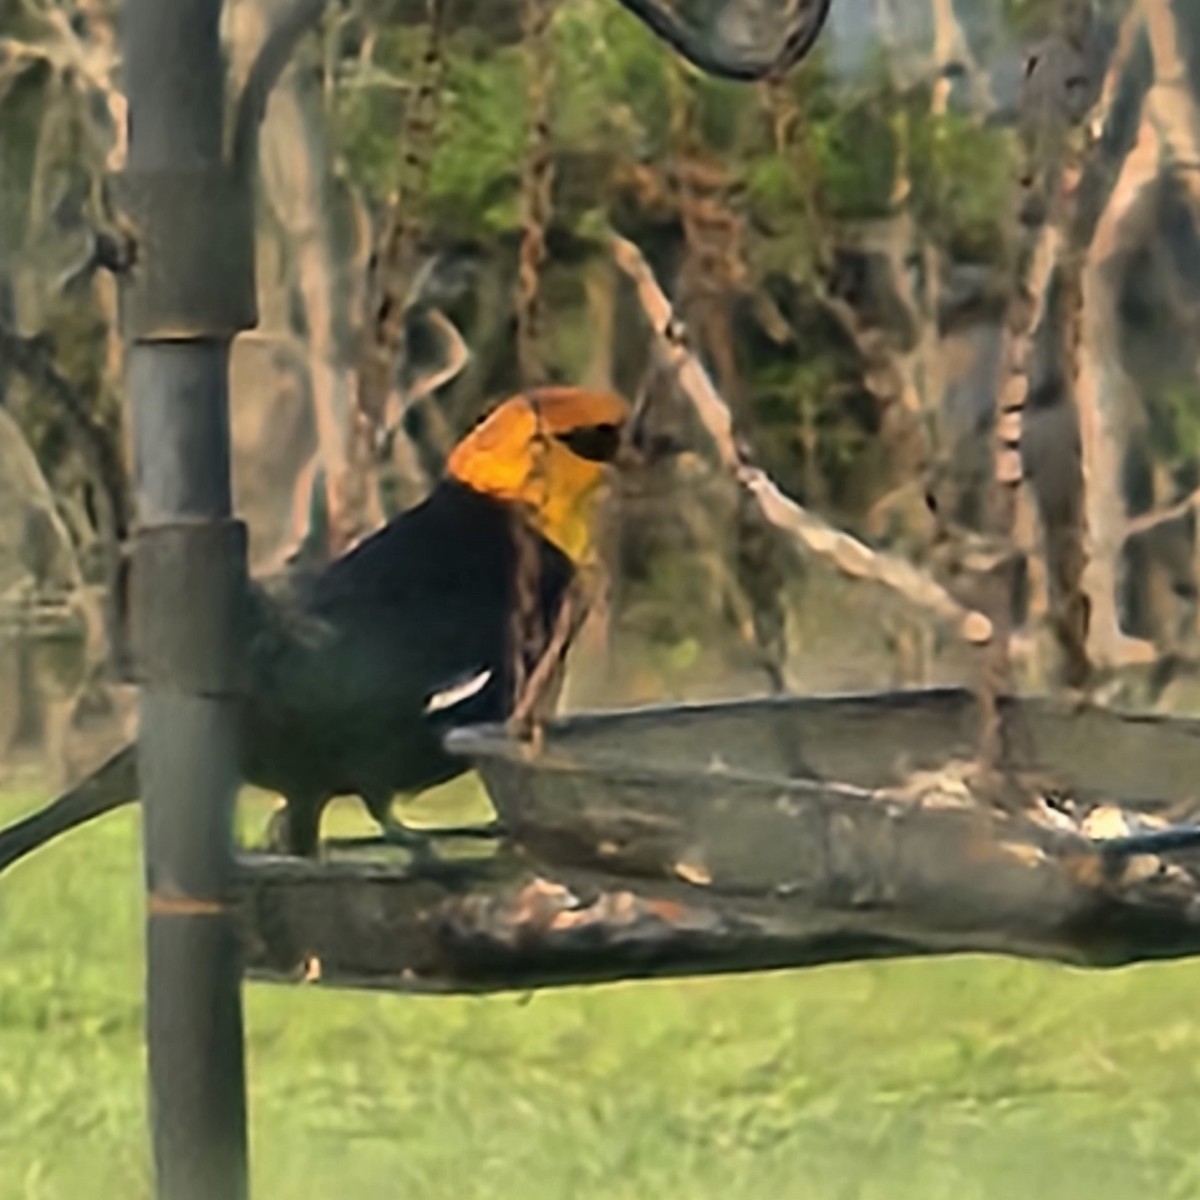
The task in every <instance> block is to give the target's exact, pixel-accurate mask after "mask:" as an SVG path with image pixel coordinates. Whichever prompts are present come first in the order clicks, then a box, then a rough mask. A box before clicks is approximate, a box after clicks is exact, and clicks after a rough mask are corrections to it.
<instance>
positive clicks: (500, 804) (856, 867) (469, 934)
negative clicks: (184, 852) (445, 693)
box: [242, 688, 1200, 990]
mask: <svg viewBox="0 0 1200 1200" xmlns="http://www.w3.org/2000/svg"><path fill="white" fill-rule="evenodd" d="M1005 720H1006V727H1007V728H1008V729H1009V731H1010V734H1011V738H1010V752H1009V760H1008V765H1009V766H1010V767H1011V768H1013V769H1014V770H1015V771H1016V772H1018V773H1022V774H1023V775H1024V776H1031V775H1034V776H1036V777H1038V778H1039V779H1043V780H1044V781H1045V786H1046V787H1047V789H1054V791H1055V792H1056V793H1058V794H1059V795H1063V794H1065V795H1066V796H1067V797H1069V804H1070V805H1071V806H1073V809H1074V811H1075V812H1076V813H1085V812H1086V811H1087V810H1088V809H1089V808H1092V807H1095V806H1103V807H1104V808H1106V809H1107V810H1109V811H1110V813H1115V814H1117V817H1118V819H1119V821H1120V822H1121V823H1122V824H1123V825H1124V826H1126V827H1128V828H1130V829H1132V830H1137V829H1138V826H1139V824H1140V823H1141V822H1142V821H1143V820H1148V821H1154V822H1156V823H1157V824H1159V825H1162V824H1165V823H1169V824H1171V825H1173V826H1178V825H1180V824H1181V823H1185V822H1189V821H1191V820H1192V817H1193V812H1194V810H1195V809H1197V808H1200V722H1198V721H1194V720H1189V719H1181V718H1172V717H1167V716H1164V715H1160V714H1129V713H1119V712H1113V711H1109V710H1101V709H1094V708H1086V709H1083V708H1078V707H1075V706H1071V705H1070V704H1067V703H1063V702H1058V701H1055V700H1051V699H1042V698H1025V699H1021V700H1012V701H1010V702H1008V704H1007V705H1006V711H1005ZM979 730H980V713H979V708H978V703H977V701H976V699H975V697H974V696H973V695H972V693H970V692H968V691H966V690H963V689H957V688H936V689H923V690H913V691H899V692H876V693H867V694H857V695H840V696H821V697H783V698H767V699H752V700H737V701H731V702H721V703H710V704H689V705H672V706H653V707H647V708H640V709H631V710H621V711H614V712H605V713H590V714H579V715H573V716H569V717H565V718H562V719H560V720H557V721H555V722H552V723H551V724H549V725H548V726H547V727H546V728H545V730H544V731H543V734H542V737H541V738H540V739H539V741H538V742H537V743H527V742H523V741H520V740H517V739H515V738H513V737H512V736H510V734H509V733H508V732H507V731H506V730H505V729H504V728H503V727H499V726H495V727H492V726H480V727H475V728H471V729H465V730H459V731H456V732H455V733H453V734H452V735H451V736H450V738H449V739H448V742H447V745H448V746H449V747H450V748H451V749H452V750H453V751H454V752H456V753H461V754H463V755H465V756H466V757H468V758H470V759H471V761H472V762H473V764H474V766H475V767H476V768H477V769H478V770H479V772H480V775H481V776H482V778H483V781H484V784H485V786H486V788H487V791H488V793H489V795H490V796H491V798H492V801H493V803H494V805H495V807H496V809H497V811H498V813H499V815H500V818H501V821H502V822H503V825H504V827H505V829H506V831H507V838H506V843H505V847H504V849H503V850H502V851H501V852H500V853H499V854H497V855H495V856H494V857H492V858H491V859H489V860H486V861H482V862H481V861H479V860H473V861H466V862H464V861H457V862H455V863H453V864H449V865H447V866H446V868H445V869H444V870H442V871H440V872H434V873H432V874H421V873H415V874H414V873H413V872H411V871H409V870H407V869H405V868H403V867H401V866H398V865H394V864H387V863H382V862H371V861H366V862H364V861H337V860H335V861H333V862H327V863H325V864H305V863H297V862H295V861H293V860H278V859H271V860H268V859H258V860H257V861H255V860H250V862H248V864H247V870H246V871H245V872H244V874H243V885H242V886H243V913H244V915H245V922H244V929H245V932H246V945H247V954H248V960H249V961H248V966H249V968H250V971H251V973H252V974H258V975H261V976H264V977H268V978H276V979H279V978H289V979H295V978H298V977H308V978H310V979H312V978H319V979H320V980H321V981H322V982H326V983H336V984H344V985H354V986H375V987H385V988H392V989H400V990H423V989H424V990H492V989H498V988H528V987H535V986H546V985H551V984H561V983H570V982H582V981H589V980H600V979H611V978H627V977H631V976H642V975H664V974H680V973H684V974H686V973H699V972H705V973H711V972H716V971H729V970H752V969H761V968H766V967H784V966H804V965H812V964H815V963H822V962H832V961H839V960H845V959H853V958H873V957H890V956H897V955H915V954H933V953H950V952H956V951H984V952H996V953H1009V954H1018V955H1023V956H1029V957H1036V958H1051V959H1057V960H1060V961H1066V962H1072V963H1076V964H1080V965H1094V966H1101V965H1116V964H1120V963H1125V962H1130V961H1135V960H1138V959H1145V958H1161V957H1176V956H1180V955H1188V954H1192V953H1196V952H1197V951H1198V950H1200V886H1198V885H1197V881H1196V878H1195V877H1194V876H1193V874H1192V871H1191V869H1190V867H1189V866H1188V863H1189V861H1190V856H1189V854H1188V849H1187V846H1188V843H1189V840H1190V841H1195V840H1196V835H1195V831H1194V830H1191V829H1187V830H1185V831H1183V832H1182V833H1179V832H1178V831H1176V832H1175V833H1172V834H1169V835H1166V837H1167V838H1168V839H1169V838H1171V837H1174V838H1175V839H1176V840H1177V841H1178V842H1180V843H1181V845H1178V846H1174V847H1171V846H1167V845H1165V844H1163V839H1164V835H1163V834H1161V833H1159V834H1155V835H1153V836H1154V837H1156V838H1158V839H1159V842H1158V843H1157V844H1155V843H1146V844H1141V843H1138V842H1128V841H1126V842H1122V841H1120V840H1110V841H1103V842H1098V841H1094V840H1092V839H1091V838H1089V837H1087V836H1085V834H1084V832H1083V830H1084V829H1085V828H1086V826H1085V825H1080V824H1079V823H1078V822H1076V823H1075V824H1074V825H1073V824H1072V820H1071V819H1069V818H1068V817H1066V816H1061V817H1060V818H1059V819H1057V820H1048V819H1033V818H1031V817H1030V816H1029V815H1027V814H1023V813H1021V812H1020V811H1014V812H1008V813H1006V812H1004V811H1001V810H997V809H996V808H995V807H994V806H992V805H990V804H986V803H982V802H977V801H974V800H972V798H971V797H970V795H969V794H964V796H963V797H962V799H961V802H959V803H952V804H945V803H942V804H937V805H929V806H926V805H922V804H917V803H912V802H907V801H905V800H904V799H902V798H897V794H896V793H894V792H892V793H888V794H887V795H885V796H881V795H880V794H879V793H880V790H881V789H895V788H897V787H898V786H900V785H903V784H904V783H905V781H906V780H909V779H911V777H912V775H913V773H914V772H922V771H931V772H937V771H940V770H942V769H944V768H945V767H946V766H947V764H948V763H952V762H954V761H955V760H958V761H968V760H971V759H972V758H973V757H974V755H975V754H976V750H977V746H978V740H979ZM1047 812H1049V809H1047ZM1134 849H1137V850H1139V851H1145V850H1146V849H1154V850H1157V851H1159V852H1160V855H1161V856H1156V857H1151V856H1150V855H1148V854H1146V853H1144V852H1143V853H1139V854H1138V855H1136V856H1135V855H1132V854H1131V851H1132V850H1134ZM1168 850H1170V851H1171V853H1169V854H1168V853H1167V851H1168ZM1197 861H1200V860H1197Z"/></svg>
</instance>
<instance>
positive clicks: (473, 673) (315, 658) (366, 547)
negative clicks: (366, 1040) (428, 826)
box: [0, 387, 629, 869]
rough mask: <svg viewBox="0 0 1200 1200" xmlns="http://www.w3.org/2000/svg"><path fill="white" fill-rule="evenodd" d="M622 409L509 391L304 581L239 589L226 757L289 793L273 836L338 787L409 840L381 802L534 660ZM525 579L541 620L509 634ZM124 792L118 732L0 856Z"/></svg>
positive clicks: (553, 394) (584, 551)
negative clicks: (238, 651)
mask: <svg viewBox="0 0 1200 1200" xmlns="http://www.w3.org/2000/svg"><path fill="white" fill-rule="evenodd" d="M628 415H629V414H628V407H627V405H626V403H625V401H624V400H622V399H621V398H620V397H619V396H616V395H614V394H612V393H608V392H593V391H586V390H582V389H579V388H567V387H561V388H542V389H538V390H534V391H530V392H528V393H525V394H521V395H517V396H514V397H512V398H510V399H509V400H506V401H505V402H504V403H503V404H501V405H500V406H499V407H498V408H496V409H495V410H494V411H493V412H492V413H491V415H490V416H488V417H487V418H486V419H485V420H484V421H483V422H482V423H480V424H479V425H477V426H476V427H475V428H474V429H473V430H472V431H471V432H470V433H469V434H467V436H466V437H465V438H464V439H463V440H462V441H461V442H460V443H459V444H458V445H457V446H456V447H455V449H454V451H453V452H452V454H451V456H450V458H449V460H448V463H447V471H446V477H445V478H444V479H443V480H442V481H441V482H440V483H439V484H438V485H437V486H436V487H435V488H434V490H433V491H432V493H431V494H430V495H429V497H428V498H427V499H426V500H425V501H424V502H422V503H421V504H418V505H417V506H416V507H414V508H412V509H409V510H408V511H407V512H405V513H402V514H401V515H400V516H398V517H397V518H396V519H394V520H393V521H391V522H389V523H388V524H387V525H386V526H384V527H383V528H382V529H380V530H379V532H377V533H375V534H374V535H372V536H371V537H368V538H367V539H365V540H364V541H363V542H361V543H360V544H359V545H358V546H356V547H355V548H354V549H352V550H351V551H350V552H349V553H347V554H345V555H344V556H343V557H341V558H338V559H336V560H334V561H333V562H331V563H329V564H328V565H327V566H325V567H324V568H322V569H320V570H319V571H316V572H315V573H312V574H310V575H309V576H307V577H293V578H291V579H289V580H288V581H287V582H286V584H285V585H284V586H282V587H276V588H269V587H266V586H262V585H252V586H251V588H250V590H249V605H248V617H249V629H248V639H247V660H248V665H249V671H248V684H247V688H246V693H245V696H244V699H243V700H242V701H241V709H240V718H239V735H240V742H241V769H242V776H243V778H244V779H245V780H246V781H248V782H250V783H253V784H256V785H258V786H260V787H264V788H269V789H272V790H274V791H276V792H278V793H280V794H281V795H282V796H283V797H284V799H285V800H286V802H287V804H286V808H285V809H284V810H283V811H282V813H281V814H280V815H281V816H282V818H283V820H282V826H281V827H280V826H279V825H277V827H276V829H275V834H276V837H277V839H279V840H282V843H283V845H282V847H281V848H283V849H286V850H288V851H289V852H291V853H294V854H305V855H308V854H312V853H313V852H314V851H315V849H316V846H317V840H318V827H319V824H320V818H321V812H322V810H323V808H324V807H325V805H326V803H327V802H328V801H329V800H330V799H331V798H332V797H333V796H337V795H347V794H350V795H358V796H360V797H361V798H362V800H363V801H364V803H365V804H366V806H367V808H368V809H369V811H370V812H371V815H372V816H373V817H374V818H375V819H376V820H377V821H378V822H379V823H380V824H381V825H383V826H384V827H385V829H386V830H387V831H388V832H389V834H390V835H391V836H393V837H395V838H396V839H398V840H402V841H404V840H407V841H412V840H415V839H416V838H417V836H418V835H416V834H413V833H411V832H410V831H407V830H404V828H403V826H398V825H397V824H396V823H395V822H394V821H393V820H392V818H391V817H390V806H391V802H392V800H393V798H394V796H395V795H396V794H397V793H409V794H411V793H414V792H419V791H421V790H422V789H424V788H428V787H432V786H434V785H435V784H438V783H442V782H444V781H446V780H448V779H451V778H453V777H454V776H456V775H459V774H461V773H462V772H464V771H465V770H466V769H467V766H468V764H467V763H466V762H465V761H464V760H463V759H461V758H455V757H453V756H451V755H449V754H448V753H447V752H446V751H445V750H444V749H443V747H442V739H443V737H444V735H445V733H446V732H447V730H448V729H449V728H450V727H452V726H455V725H462V724H471V723H475V722H480V721H496V720H504V719H506V717H507V716H508V715H509V714H510V713H511V712H512V709H513V704H514V700H515V695H514V692H515V679H516V677H517V675H518V666H520V668H521V670H523V672H524V674H525V675H528V673H529V672H530V671H531V670H532V669H533V667H534V665H535V664H536V661H537V660H538V659H539V658H540V657H541V655H542V653H543V651H544V649H545V646H546V643H547V642H548V640H549V637H550V634H551V631H552V630H553V629H554V627H555V622H556V619H557V617H558V614H559V610H560V608H561V606H562V604H563V602H564V599H565V595H566V590H567V588H568V586H569V584H570V582H571V580H572V578H573V576H574V574H575V571H576V568H577V567H578V566H580V565H581V564H583V563H584V562H585V561H586V560H587V559H588V558H589V557H590V556H591V555H592V554H593V551H594V545H593V540H592V536H591V534H592V521H593V515H594V508H595V501H596V498H597V495H598V491H599V487H600V484H601V483H602V482H603V480H604V477H605V474H606V464H609V463H611V462H612V461H613V460H614V459H615V458H616V456H617V453H618V450H619V447H620V445H621V440H622V431H623V429H624V426H625V424H626V421H627V418H628ZM522 546H524V547H526V548H527V549H528V548H529V547H532V548H533V550H534V554H533V555H530V554H528V553H524V554H523V553H522ZM522 564H524V565H522ZM531 564H532V570H530V566H531ZM523 579H524V580H525V581H526V582H523ZM522 586H525V587H527V588H528V597H532V598H535V599H536V606H535V615H536V617H537V618H538V619H537V620H536V621H535V622H533V623H532V625H533V627H534V628H535V629H536V630H540V634H538V635H536V636H535V637H534V638H533V639H532V640H531V641H530V640H527V639H526V638H525V637H522V639H521V640H522V643H523V644H521V645H520V646H518V645H517V644H516V637H517V634H518V632H519V631H520V625H519V624H518V622H516V621H515V620H514V613H515V610H516V606H517V604H518V602H519V599H520V592H519V589H520V588H521V587H522ZM534 589H536V590H534ZM525 602H526V603H529V599H528V598H527V599H526V601H525ZM137 793H138V785H137V762H136V750H135V747H133V746H127V747H125V748H124V749H123V750H121V751H119V752H118V753H117V754H116V755H114V756H113V757H112V758H110V759H109V760H108V761H107V762H106V763H105V764H104V765H103V766H102V767H100V768H99V769H98V770H97V771H96V772H95V773H94V774H93V775H92V776H90V777H89V778H88V779H86V780H85V781H84V782H83V783H81V784H80V785H78V786H77V787H76V788H74V789H72V791H70V792H68V793H67V794H66V795H64V796H63V797H61V798H60V799H58V800H56V801H55V802H53V803H52V804H50V805H48V806H47V807H46V808H43V809H42V810H41V811H40V812H37V813H34V814H33V815H32V816H30V817H28V818H26V819H25V820H23V821H21V822H19V823H17V824H14V825H13V826H12V827H10V828H9V829H7V830H5V831H3V832H2V833H0V869H3V867H5V866H7V865H8V864H9V863H11V862H13V861H15V860H16V859H18V858H20V857H22V856H23V855H25V854H27V853H29V852H30V851H31V850H33V849H35V848H36V847H37V846H39V845H41V844H42V843H43V842H45V841H47V840H48V839H49V838H52V837H54V836H56V835H57V834H59V833H62V832H65V831H66V830H68V829H71V828H73V827H74V826H76V825H79V824H81V823H82V822H84V821H87V820H89V819H90V818H92V817H94V816H98V815H99V814H100V813H103V812H106V811H108V810H109V809H112V808H115V807H117V806H118V805H120V804H123V803H126V802H128V801H131V800H133V799H135V798H136V796H137ZM280 835H281V837H280Z"/></svg>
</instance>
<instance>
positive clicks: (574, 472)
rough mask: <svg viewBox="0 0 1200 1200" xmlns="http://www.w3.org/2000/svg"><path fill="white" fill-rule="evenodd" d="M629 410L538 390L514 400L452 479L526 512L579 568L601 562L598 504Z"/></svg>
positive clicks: (466, 443) (470, 440) (485, 428)
mask: <svg viewBox="0 0 1200 1200" xmlns="http://www.w3.org/2000/svg"><path fill="white" fill-rule="evenodd" d="M628 420H629V406H628V404H626V402H625V401H624V400H623V399H622V398H621V397H620V396H617V395H615V394H614V393H612V392H592V391H587V390H585V389H583V388H573V387H547V388H535V389H532V390H530V391H528V392H522V393H520V394H519V395H516V396H512V397H510V398H509V399H508V400H505V401H504V403H503V404H501V405H500V406H499V407H498V408H496V409H495V410H494V411H493V412H492V413H491V414H489V415H488V416H487V417H486V418H485V419H484V420H483V421H481V422H480V423H479V424H478V425H477V426H476V427H475V428H474V429H473V430H471V432H470V433H468V434H467V436H466V437H464V438H463V439H462V441H461V442H459V443H458V445H457V446H456V447H455V448H454V451H453V452H452V453H451V455H450V459H449V462H448V463H447V472H448V473H449V475H450V477H451V478H452V479H456V480H457V481H458V482H459V483H462V484H465V485H466V486H467V487H469V488H471V489H473V490H474V491H477V492H482V493H483V494H484V495H488V496H495V497H496V498H497V499H499V500H505V501H508V502H510V503H515V504H519V505H522V506H523V507H524V508H525V509H526V511H527V512H528V513H529V514H530V517H531V520H532V522H533V524H534V525H535V527H536V528H537V530H538V532H539V533H541V534H542V536H543V537H545V538H547V539H548V540H550V541H551V542H553V543H554V544H555V545H556V546H557V547H558V548H559V549H560V550H562V552H563V553H564V554H566V555H567V556H568V557H569V558H570V559H571V560H572V561H573V562H575V563H583V562H586V561H587V560H588V559H590V558H591V557H592V555H593V554H594V549H595V547H594V541H593V537H592V525H593V520H594V516H595V513H594V509H595V503H596V500H597V498H598V493H599V489H600V485H601V484H602V483H603V482H604V479H605V475H606V471H607V467H608V465H609V464H610V463H612V462H613V461H614V459H615V458H616V457H617V453H618V450H619V449H620V446H621V435H622V431H623V429H624V427H625V423H626V422H627V421H628Z"/></svg>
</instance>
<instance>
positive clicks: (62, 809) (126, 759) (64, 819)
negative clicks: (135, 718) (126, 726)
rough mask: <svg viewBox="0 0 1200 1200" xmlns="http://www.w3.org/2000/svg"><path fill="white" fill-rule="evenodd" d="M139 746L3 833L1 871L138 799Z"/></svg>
mask: <svg viewBox="0 0 1200 1200" xmlns="http://www.w3.org/2000/svg"><path fill="white" fill-rule="evenodd" d="M138 790H139V789H138V771H137V745H136V744H133V743H131V744H130V745H128V746H125V747H124V748H123V749H121V750H118V751H117V752H116V754H114V755H113V756H112V757H111V758H110V759H108V761H107V762H105V763H104V764H103V765H101V766H99V767H97V768H96V770H94V771H93V772H92V773H91V774H90V775H89V776H88V777H87V778H86V779H85V780H84V781H83V782H82V783H80V784H77V785H76V786H75V787H73V788H71V790H70V791H69V792H64V793H63V794H62V795H61V796H59V798H58V799H57V800H52V801H51V802H50V803H49V804H47V805H46V806H45V807H44V808H40V809H38V811H37V812H35V813H32V814H30V815H29V816H28V817H25V818H23V819H22V820H20V821H16V822H14V823H13V824H12V825H10V826H9V827H8V828H7V829H3V830H0V871H4V870H6V869H7V868H8V867H10V866H11V865H12V864H13V863H15V862H16V861H17V859H19V858H24V857H25V855H26V854H29V853H30V852H31V851H33V850H36V849H37V848H38V847H39V846H42V845H45V843H46V842H48V841H50V840H51V838H56V837H58V835H59V834H60V833H66V832H67V831H68V830H71V829H74V828H75V826H76V825H82V824H84V822H86V821H90V820H92V819H93V818H94V817H100V816H103V815H104V814H105V813H106V812H111V811H112V810H113V809H114V808H120V807H121V805H122V804H129V803H130V802H131V801H134V800H136V799H137V798H138Z"/></svg>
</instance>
